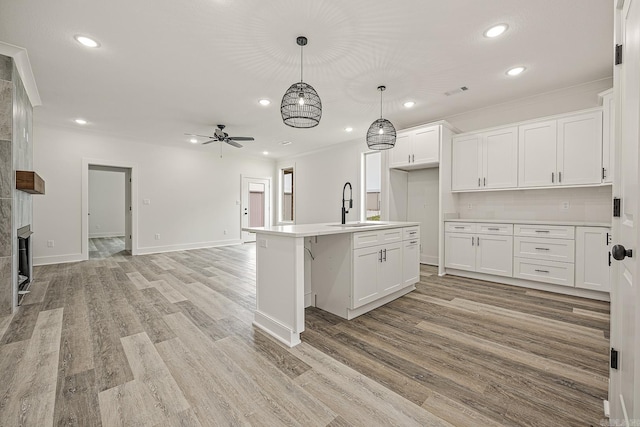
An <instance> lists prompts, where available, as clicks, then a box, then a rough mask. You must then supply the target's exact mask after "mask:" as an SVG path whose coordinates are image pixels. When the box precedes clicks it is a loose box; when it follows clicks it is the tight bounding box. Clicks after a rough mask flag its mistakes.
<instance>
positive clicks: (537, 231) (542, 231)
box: [535, 230, 549, 233]
mask: <svg viewBox="0 0 640 427" xmlns="http://www.w3.org/2000/svg"><path fill="white" fill-rule="evenodd" d="M535 232H536V233H548V232H549V230H535Z"/></svg>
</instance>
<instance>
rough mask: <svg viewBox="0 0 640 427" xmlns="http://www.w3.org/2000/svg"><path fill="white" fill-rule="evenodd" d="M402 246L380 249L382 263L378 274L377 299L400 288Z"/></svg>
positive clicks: (401, 282) (399, 244)
mask: <svg viewBox="0 0 640 427" xmlns="http://www.w3.org/2000/svg"><path fill="white" fill-rule="evenodd" d="M403 283H404V282H403V281H402V244H401V243H395V244H392V245H385V246H384V247H382V262H381V263H380V270H379V273H378V297H382V296H384V295H388V294H390V293H392V292H395V291H397V290H398V289H400V288H402V285H403Z"/></svg>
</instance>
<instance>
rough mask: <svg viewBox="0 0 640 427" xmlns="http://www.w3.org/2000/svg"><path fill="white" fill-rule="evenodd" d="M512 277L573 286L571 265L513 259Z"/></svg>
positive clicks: (572, 267) (538, 260) (572, 266)
mask: <svg viewBox="0 0 640 427" xmlns="http://www.w3.org/2000/svg"><path fill="white" fill-rule="evenodd" d="M513 264H514V267H515V268H514V272H513V277H517V278H520V279H526V280H533V281H536V282H545V283H553V284H555V285H562V286H573V269H574V265H573V264H572V263H566V262H556V261H543V260H540V259H532V258H514V259H513Z"/></svg>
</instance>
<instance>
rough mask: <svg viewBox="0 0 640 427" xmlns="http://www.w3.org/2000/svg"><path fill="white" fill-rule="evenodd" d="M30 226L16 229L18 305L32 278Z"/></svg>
mask: <svg viewBox="0 0 640 427" xmlns="http://www.w3.org/2000/svg"><path fill="white" fill-rule="evenodd" d="M32 234H33V232H32V231H31V225H25V226H24V227H21V228H18V305H20V303H21V302H22V298H24V296H25V295H26V294H27V293H28V290H27V289H28V288H29V285H30V284H31V278H32V277H33V266H32V262H31V260H32V254H31V235H32Z"/></svg>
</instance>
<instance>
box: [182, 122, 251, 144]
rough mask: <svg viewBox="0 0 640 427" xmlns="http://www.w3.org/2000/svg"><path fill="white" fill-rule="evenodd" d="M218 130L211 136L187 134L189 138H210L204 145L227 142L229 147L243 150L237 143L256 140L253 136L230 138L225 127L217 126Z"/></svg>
mask: <svg viewBox="0 0 640 427" xmlns="http://www.w3.org/2000/svg"><path fill="white" fill-rule="evenodd" d="M216 126H218V128H217V129H216V130H215V132H214V133H213V136H211V135H196V134H193V133H185V135H188V136H198V137H201V138H209V141H205V142H203V143H202V145H204V144H211V143H212V142H218V141H219V142H226V143H227V144H229V145H232V146H234V147H236V148H242V144H239V143H237V142H236V141H253V140H254V138H253V137H252V136H229V134H228V133H226V132H224V130H223V129H224V128H225V125H216Z"/></svg>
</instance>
